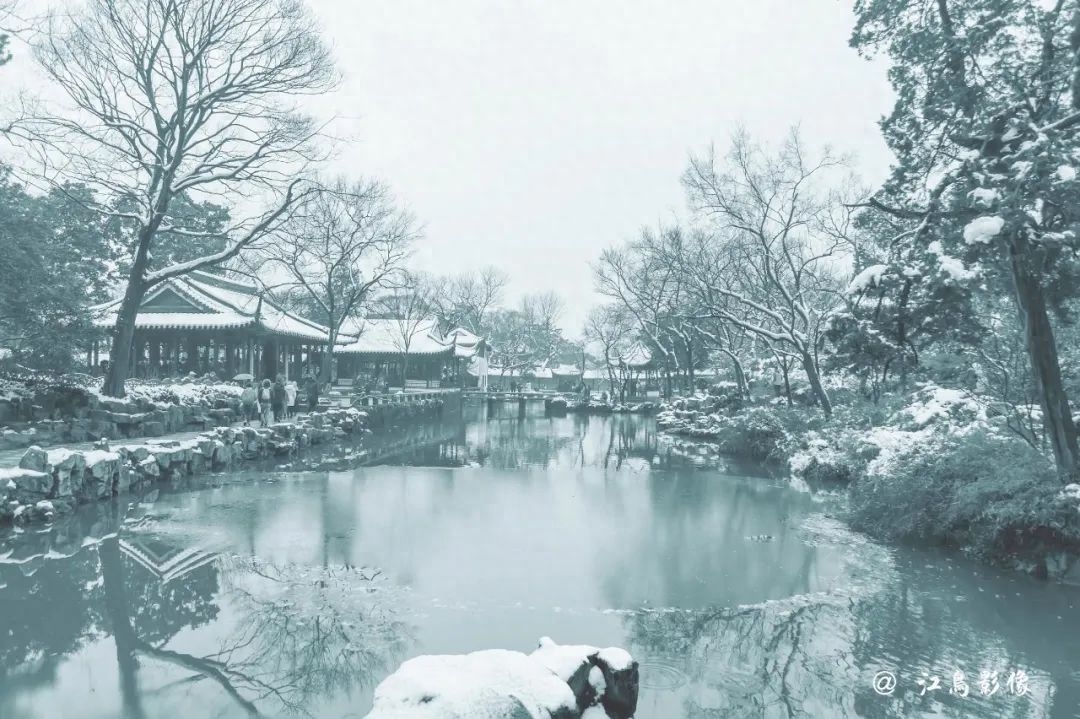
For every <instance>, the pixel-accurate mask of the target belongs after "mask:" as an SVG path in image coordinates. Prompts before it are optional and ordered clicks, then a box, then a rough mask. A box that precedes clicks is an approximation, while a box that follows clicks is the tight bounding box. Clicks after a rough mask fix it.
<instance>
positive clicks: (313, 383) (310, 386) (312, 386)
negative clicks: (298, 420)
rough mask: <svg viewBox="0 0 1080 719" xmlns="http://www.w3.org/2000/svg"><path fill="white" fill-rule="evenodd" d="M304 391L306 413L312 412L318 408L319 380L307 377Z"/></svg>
mask: <svg viewBox="0 0 1080 719" xmlns="http://www.w3.org/2000/svg"><path fill="white" fill-rule="evenodd" d="M304 391H305V392H307V405H308V412H314V411H315V410H316V409H318V408H319V380H317V379H315V375H313V374H310V375H308V380H307V384H306V385H304Z"/></svg>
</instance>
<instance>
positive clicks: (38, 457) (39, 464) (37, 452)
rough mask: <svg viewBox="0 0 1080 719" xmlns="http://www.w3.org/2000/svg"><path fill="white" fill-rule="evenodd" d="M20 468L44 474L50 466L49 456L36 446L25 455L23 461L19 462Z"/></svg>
mask: <svg viewBox="0 0 1080 719" xmlns="http://www.w3.org/2000/svg"><path fill="white" fill-rule="evenodd" d="M19 466H20V467H21V468H23V469H32V470H35V471H37V472H44V471H45V468H46V467H48V466H49V455H48V453H46V452H45V450H43V449H42V448H41V447H38V446H36V445H35V446H33V447H30V448H29V449H27V450H26V452H25V453H23V456H22V459H20V460H19Z"/></svg>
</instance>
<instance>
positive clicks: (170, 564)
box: [120, 537, 217, 584]
mask: <svg viewBox="0 0 1080 719" xmlns="http://www.w3.org/2000/svg"><path fill="white" fill-rule="evenodd" d="M120 551H122V552H123V553H124V554H126V555H127V556H128V557H130V558H131V559H133V560H135V562H136V563H137V564H139V565H141V566H142V567H143V568H145V569H146V570H147V571H149V572H150V573H151V574H153V575H154V576H156V577H157V578H158V581H160V582H161V583H162V584H168V583H169V582H171V581H173V580H175V579H180V578H181V577H183V576H185V575H187V574H189V573H191V572H193V571H195V570H196V569H198V568H199V567H202V566H204V565H206V564H209V563H210V562H212V561H214V558H215V557H217V553H215V552H206V551H203V550H201V549H198V548H195V547H177V546H175V545H172V544H169V543H167V542H163V541H161V540H158V539H154V538H152V537H138V538H134V539H121V540H120Z"/></svg>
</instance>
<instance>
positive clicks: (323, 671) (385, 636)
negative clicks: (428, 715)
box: [0, 505, 411, 719]
mask: <svg viewBox="0 0 1080 719" xmlns="http://www.w3.org/2000/svg"><path fill="white" fill-rule="evenodd" d="M106 507H108V506H107V505H106ZM112 509H115V508H114V507H113V508H112ZM98 519H99V521H97V522H94V523H93V527H91V528H90V531H89V532H88V533H87V535H86V537H85V538H83V539H82V541H81V543H80V544H81V547H80V548H79V550H78V551H75V552H74V553H73V554H72V555H71V556H68V557H65V556H63V554H62V553H61V552H58V551H57V550H56V549H55V548H53V549H50V550H49V551H48V552H46V553H45V554H44V555H41V554H33V555H29V556H19V553H17V552H15V551H10V550H9V552H10V553H6V556H5V558H4V563H3V564H0V580H2V582H3V584H4V588H3V590H2V593H0V598H2V599H0V636H4V637H5V641H4V642H2V644H0V646H2V649H0V661H2V665H0V667H2V669H3V674H2V678H0V716H4V717H42V716H60V715H66V716H88V717H89V716H116V715H121V716H124V717H130V718H132V719H139V718H142V717H150V716H153V717H159V716H177V715H180V714H181V713H182V714H183V715H200V716H202V715H204V714H201V713H194V714H193V713H191V712H192V706H193V705H194V706H201V707H203V708H204V710H205V712H206V713H205V715H206V716H212V715H222V716H234V715H237V716H239V715H250V716H256V715H260V714H264V713H268V714H271V715H273V714H278V713H282V712H287V713H290V714H296V715H302V714H307V713H308V708H309V706H311V705H312V703H313V702H315V701H317V700H321V699H322V698H323V697H326V696H333V695H335V694H341V693H347V692H349V691H352V690H354V689H356V688H357V687H367V688H370V685H371V682H372V681H373V679H374V677H381V676H382V675H384V674H385V673H386V672H387V671H388V670H389V668H391V667H392V666H395V665H396V664H397V663H398V662H399V661H400V660H401V659H402V658H403V657H404V655H405V653H406V651H407V649H408V644H409V637H410V631H411V628H410V627H409V626H408V625H407V623H406V622H404V621H402V619H401V618H400V617H398V616H397V615H396V614H395V612H394V610H393V605H394V604H396V603H397V600H396V599H395V592H394V590H393V588H390V587H385V586H383V584H384V583H382V582H380V581H379V577H378V575H379V572H378V571H377V570H368V569H364V568H358V567H353V566H351V565H350V566H334V567H311V566H305V565H297V564H291V563H282V562H269V561H265V560H261V559H259V558H257V557H251V556H242V555H234V554H229V553H219V552H216V551H208V550H207V549H204V548H201V547H199V546H197V545H195V546H192V545H185V544H183V543H181V542H178V541H177V538H176V537H173V536H169V535H168V534H158V533H156V532H154V531H153V530H152V529H151V528H152V527H154V526H155V525H156V522H155V521H154V520H153V518H152V517H147V516H144V517H141V518H139V519H138V520H136V521H134V522H131V521H129V522H122V521H121V520H120V517H119V516H118V513H117V512H113V513H112V515H111V516H104V517H102V516H99V517H98ZM110 520H111V521H110ZM44 534H46V533H44V532H43V533H42V535H44ZM20 546H21V545H20ZM200 628H211V629H212V631H209V632H203V633H200V631H199V630H200ZM106 637H107V638H108V639H106ZM106 644H111V645H112V649H113V650H114V651H113V657H114V663H113V664H112V665H111V668H110V667H109V666H106V665H104V664H102V663H98V661H97V660H100V659H102V658H103V652H102V651H99V650H101V649H104V646H101V645H106ZM80 652H82V653H85V654H90V655H93V658H94V659H95V662H94V663H93V665H92V667H90V666H87V667H86V668H87V669H88V670H92V671H93V673H94V674H95V677H94V679H93V681H92V684H93V686H92V687H90V693H89V696H88V697H87V699H88V701H87V702H83V703H81V704H80V705H79V706H80V707H81V708H80V710H78V711H76V712H74V713H72V712H71V710H64V711H62V712H61V711H59V707H60V706H62V705H63V704H64V703H65V702H64V696H63V695H64V694H66V693H68V692H69V691H73V693H76V694H77V693H78V692H79V688H80V687H78V684H79V682H78V681H77V679H74V678H73V677H70V676H65V675H64V673H63V672H60V671H58V668H59V667H60V665H61V663H62V662H63V661H64V660H65V658H66V655H74V654H78V653H80ZM106 677H111V679H106ZM110 685H111V686H110ZM113 686H115V687H116V694H115V695H112V687H113ZM208 687H216V691H214V690H211V689H208ZM50 688H51V689H56V690H59V693H58V692H56V691H53V692H48V693H47V694H45V695H42V694H41V693H40V690H46V689H50ZM50 707H51V708H50Z"/></svg>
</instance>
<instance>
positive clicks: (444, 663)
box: [367, 637, 638, 719]
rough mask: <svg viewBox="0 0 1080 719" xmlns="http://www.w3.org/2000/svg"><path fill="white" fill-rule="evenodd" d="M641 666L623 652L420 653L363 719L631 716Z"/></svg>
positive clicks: (549, 644)
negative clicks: (638, 666)
mask: <svg viewBox="0 0 1080 719" xmlns="http://www.w3.org/2000/svg"><path fill="white" fill-rule="evenodd" d="M637 693H638V668H637V662H635V661H634V660H633V659H632V658H631V657H630V655H629V654H627V653H626V652H625V651H623V650H621V649H616V648H610V649H597V648H596V647H590V646H560V645H558V644H555V642H553V641H552V640H550V639H548V638H546V637H545V638H543V639H541V640H540V648H539V649H537V650H536V651H535V652H533V653H532V654H531V655H527V654H523V653H521V652H514V651H506V650H502V649H493V650H487V651H480V652H473V653H472V654H464V655H444V656H420V657H416V658H415V659H410V660H408V661H406V662H404V663H403V664H402V665H401V666H400V667H399V668H398V670H397V671H396V672H394V673H393V674H391V675H390V676H389V677H387V678H386V679H385V680H383V682H382V683H381V684H379V686H378V688H377V689H376V690H375V704H374V708H373V709H372V710H371V713H370V714H368V715H367V719H580V718H581V717H583V716H585V715H587V716H589V717H590V718H596V719H600V718H601V717H607V718H610V719H630V717H632V716H633V713H634V711H635V709H636V708H637Z"/></svg>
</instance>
